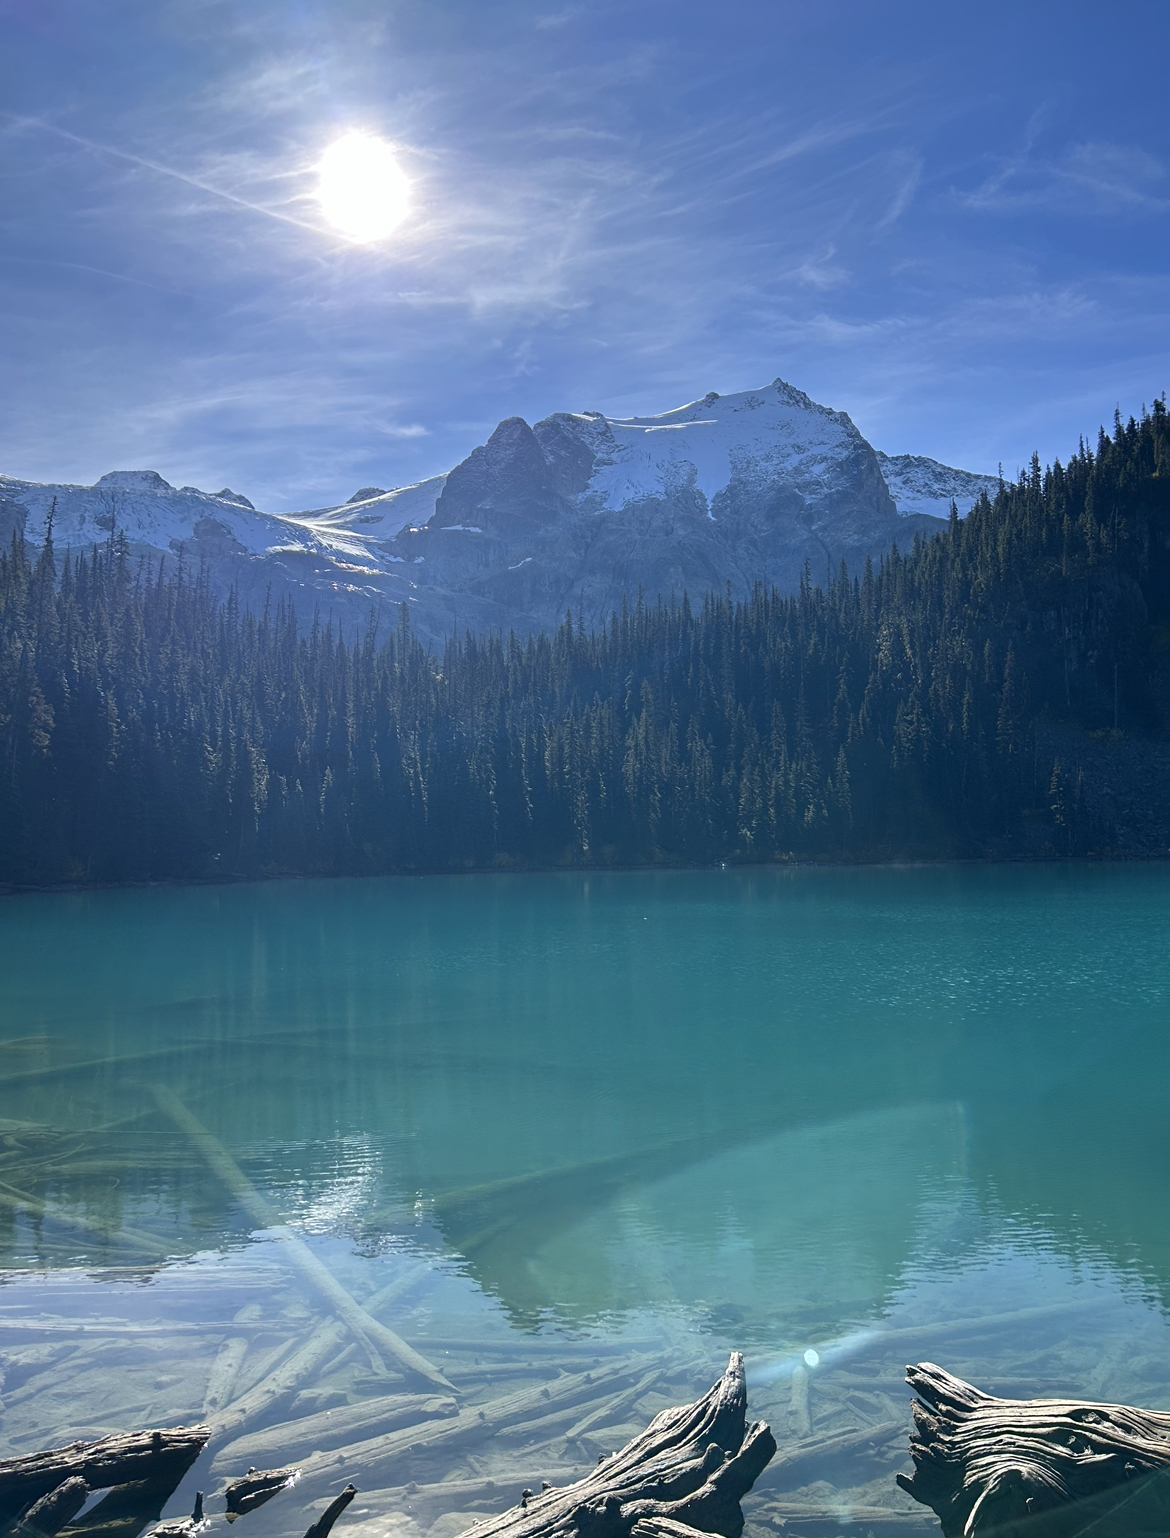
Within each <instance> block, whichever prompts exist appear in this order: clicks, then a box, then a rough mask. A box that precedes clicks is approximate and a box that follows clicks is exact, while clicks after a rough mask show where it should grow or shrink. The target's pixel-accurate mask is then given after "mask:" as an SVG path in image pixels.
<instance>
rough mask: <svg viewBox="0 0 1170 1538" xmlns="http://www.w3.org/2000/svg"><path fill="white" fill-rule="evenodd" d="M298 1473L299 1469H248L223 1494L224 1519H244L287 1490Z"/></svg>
mask: <svg viewBox="0 0 1170 1538" xmlns="http://www.w3.org/2000/svg"><path fill="white" fill-rule="evenodd" d="M299 1473H300V1470H299V1469H263V1470H260V1469H249V1470H248V1472H247V1473H246V1474H245V1475H244V1477H243V1478H242V1479H236V1480H233V1482H232V1483H231V1484H230V1485H229V1486H228V1487H227V1489H226V1490H225V1491H224V1492H223V1495H224V1502H225V1504H226V1506H227V1510H226V1511H225V1513H224V1515H225V1517H226V1518H227V1520H228V1521H229V1522H234V1521H235V1520H236V1518H237V1517H246V1516H247V1515H248V1513H249V1512H250V1511H255V1510H256V1508H257V1507H258V1506H263V1505H264V1504H265V1502H267V1501H270V1500H271V1499H272V1497H273V1496H274V1495H279V1494H280V1492H281V1491H282V1490H287V1489H288V1487H289V1485H291V1484H292V1483H293V1481H294V1480H295V1479H296V1477H297V1475H298V1474H299Z"/></svg>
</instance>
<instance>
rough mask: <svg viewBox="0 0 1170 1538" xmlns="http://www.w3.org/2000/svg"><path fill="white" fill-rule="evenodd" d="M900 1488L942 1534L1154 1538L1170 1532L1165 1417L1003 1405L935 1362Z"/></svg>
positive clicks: (1082, 1407)
mask: <svg viewBox="0 0 1170 1538" xmlns="http://www.w3.org/2000/svg"><path fill="white" fill-rule="evenodd" d="M906 1380H907V1382H908V1383H909V1384H910V1386H911V1388H913V1390H914V1392H915V1393H916V1394H917V1395H918V1399H917V1400H915V1402H914V1404H913V1407H912V1408H913V1412H914V1423H915V1431H914V1434H913V1435H912V1436H911V1438H910V1455H911V1457H912V1458H913V1460H914V1474H913V1477H912V1478H907V1477H906V1476H905V1475H904V1474H899V1475H898V1483H899V1485H901V1487H902V1489H903V1490H905V1491H907V1492H908V1493H909V1494H910V1495H912V1496H913V1497H914V1499H915V1500H916V1501H920V1502H921V1503H922V1504H923V1505H924V1506H929V1507H930V1508H931V1509H932V1510H933V1511H934V1512H935V1514H936V1515H937V1517H938V1518H939V1521H940V1522H941V1524H942V1530H943V1533H944V1534H945V1538H983V1535H991V1534H994V1535H995V1538H1078V1535H1081V1534H1084V1535H1085V1538H1089V1535H1090V1534H1091V1538H1146V1535H1149V1538H1153V1535H1155V1534H1157V1535H1159V1538H1164V1535H1165V1534H1167V1533H1170V1414H1164V1413H1159V1412H1158V1411H1155V1410H1135V1409H1132V1408H1130V1407H1129V1406H1128V1405H1112V1404H1092V1403H1084V1402H1081V1401H1079V1400H1065V1399H1032V1400H1027V1399H997V1398H995V1397H994V1396H993V1395H991V1394H985V1393H983V1392H982V1391H981V1390H980V1389H977V1388H973V1387H972V1386H971V1384H969V1383H965V1382H964V1381H963V1380H962V1379H961V1378H956V1377H954V1376H952V1374H950V1373H948V1372H944V1370H943V1369H942V1368H941V1367H936V1366H935V1365H934V1363H933V1362H920V1363H919V1364H918V1365H917V1366H916V1367H909V1368H907V1369H906Z"/></svg>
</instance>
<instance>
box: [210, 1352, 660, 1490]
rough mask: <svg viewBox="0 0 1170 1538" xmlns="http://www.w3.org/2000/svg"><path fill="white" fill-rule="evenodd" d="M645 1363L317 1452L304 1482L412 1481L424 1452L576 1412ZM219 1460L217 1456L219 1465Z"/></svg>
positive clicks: (571, 1377) (574, 1376)
mask: <svg viewBox="0 0 1170 1538" xmlns="http://www.w3.org/2000/svg"><path fill="white" fill-rule="evenodd" d="M645 1365H646V1364H645V1362H644V1361H640V1362H635V1363H626V1364H624V1365H622V1366H611V1367H609V1368H600V1367H597V1368H594V1370H593V1371H592V1372H586V1373H570V1374H566V1375H565V1376H564V1377H562V1378H558V1379H556V1381H555V1382H553V1383H545V1384H541V1385H540V1386H538V1387H533V1388H526V1389H520V1390H518V1391H517V1392H516V1393H514V1394H502V1395H501V1396H500V1398H499V1399H492V1400H489V1401H488V1403H487V1404H481V1405H471V1406H469V1407H467V1408H465V1409H463V1410H461V1411H460V1412H459V1414H458V1415H453V1416H451V1418H450V1419H449V1420H435V1421H425V1422H423V1424H422V1425H420V1426H408V1427H405V1428H404V1429H403V1430H401V1431H391V1432H388V1433H387V1434H386V1435H385V1436H380V1437H370V1438H368V1439H367V1440H365V1441H363V1442H352V1443H351V1444H350V1445H349V1446H348V1447H344V1448H338V1449H337V1450H336V1451H334V1452H321V1453H315V1454H314V1455H313V1456H312V1457H311V1458H306V1459H305V1460H304V1463H303V1465H302V1468H303V1472H304V1478H305V1482H306V1484H310V1483H312V1484H316V1483H319V1482H320V1483H325V1482H328V1481H329V1480H331V1479H336V1478H337V1477H338V1475H339V1474H341V1473H342V1472H343V1471H344V1472H345V1473H347V1474H348V1472H349V1470H350V1469H360V1470H361V1471H362V1474H363V1476H364V1477H365V1478H366V1479H367V1480H368V1481H369V1482H370V1483H371V1484H373V1483H374V1482H375V1481H379V1480H385V1481H387V1482H391V1481H394V1480H396V1479H409V1478H411V1477H412V1476H411V1473H410V1472H409V1469H410V1465H411V1464H412V1463H413V1462H414V1460H415V1459H416V1458H417V1457H418V1456H419V1455H420V1454H431V1453H436V1452H443V1453H447V1454H449V1453H450V1452H452V1451H453V1450H454V1449H455V1448H460V1449H462V1448H467V1447H474V1446H475V1445H476V1444H477V1443H479V1442H483V1441H486V1440H487V1438H488V1437H490V1436H492V1435H493V1434H495V1433H496V1432H499V1431H503V1430H505V1429H508V1428H511V1427H514V1426H520V1425H523V1426H527V1427H529V1428H531V1427H533V1426H536V1425H538V1424H539V1423H540V1422H541V1421H544V1420H546V1419H547V1418H548V1417H549V1415H550V1414H552V1413H560V1414H564V1415H572V1414H573V1413H575V1410H576V1407H577V1406H579V1405H582V1404H584V1403H587V1402H595V1401H597V1400H599V1399H600V1398H602V1397H603V1396H604V1395H605V1394H606V1393H607V1392H612V1391H613V1390H615V1389H617V1388H619V1387H621V1385H622V1384H623V1383H628V1382H630V1381H631V1380H634V1379H636V1378H637V1377H638V1376H639V1374H640V1373H642V1372H643V1371H644V1370H645ZM558 1424H563V1421H559V1422H558ZM219 1462H220V1459H218V1458H217V1460H216V1465H218V1464H219ZM216 1465H213V1469H214V1468H215V1467H216Z"/></svg>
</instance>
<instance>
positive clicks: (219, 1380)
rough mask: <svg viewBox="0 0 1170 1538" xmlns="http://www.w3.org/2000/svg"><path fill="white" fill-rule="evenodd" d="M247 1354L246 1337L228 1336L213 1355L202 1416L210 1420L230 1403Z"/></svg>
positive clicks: (204, 1395)
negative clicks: (213, 1359)
mask: <svg viewBox="0 0 1170 1538" xmlns="http://www.w3.org/2000/svg"><path fill="white" fill-rule="evenodd" d="M247 1354H248V1338H247V1336H246V1335H229V1336H228V1338H227V1340H225V1341H224V1342H223V1343H222V1344H221V1345H220V1348H219V1350H218V1351H217V1352H216V1354H215V1361H214V1362H212V1364H211V1371H210V1373H209V1374H208V1376H207V1388H206V1390H205V1391H204V1394H203V1415H204V1418H205V1419H206V1420H210V1419H211V1418H212V1417H213V1416H214V1415H215V1414H216V1412H217V1411H218V1410H222V1409H223V1408H224V1407H225V1406H226V1405H228V1404H230V1403H231V1399H232V1391H233V1390H234V1388H235V1386H236V1379H237V1378H238V1377H239V1375H240V1368H241V1367H242V1366H243V1365H244V1358H245V1357H246V1356H247Z"/></svg>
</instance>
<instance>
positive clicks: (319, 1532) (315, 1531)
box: [305, 1485, 357, 1538]
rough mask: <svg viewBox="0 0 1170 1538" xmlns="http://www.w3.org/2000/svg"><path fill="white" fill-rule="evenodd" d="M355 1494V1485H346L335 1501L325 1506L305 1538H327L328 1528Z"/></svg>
mask: <svg viewBox="0 0 1170 1538" xmlns="http://www.w3.org/2000/svg"><path fill="white" fill-rule="evenodd" d="M356 1494H357V1486H356V1485H346V1487H345V1489H344V1490H343V1491H342V1492H341V1494H340V1495H339V1496H338V1497H337V1498H336V1499H335V1500H332V1501H330V1503H329V1505H328V1506H326V1508H325V1510H324V1511H323V1512H322V1513H321V1515H320V1516H319V1517H318V1518H317V1520H316V1521H315V1522H314V1523H313V1525H312V1527H310V1528H309V1530H308V1532H307V1533H306V1534H305V1538H329V1530H330V1528H331V1527H332V1526H333V1524H334V1522H336V1521H337V1519H338V1517H339V1516H340V1515H341V1513H342V1512H343V1511H344V1510H345V1508H346V1507H347V1506H348V1505H349V1503H350V1501H352V1500H353V1498H354V1496H355V1495H356Z"/></svg>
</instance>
